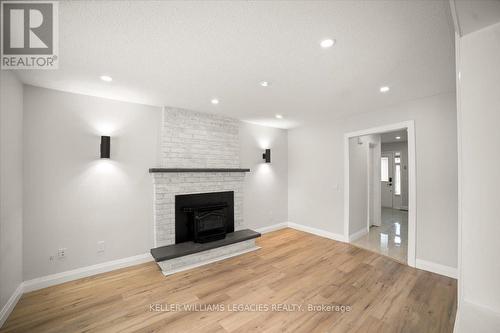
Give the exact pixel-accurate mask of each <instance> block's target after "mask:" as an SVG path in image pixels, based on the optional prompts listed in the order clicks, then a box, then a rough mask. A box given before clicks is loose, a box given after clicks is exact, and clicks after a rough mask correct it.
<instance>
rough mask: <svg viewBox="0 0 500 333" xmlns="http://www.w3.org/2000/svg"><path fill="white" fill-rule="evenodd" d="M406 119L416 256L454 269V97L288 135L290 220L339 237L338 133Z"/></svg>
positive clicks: (324, 122)
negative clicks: (412, 145)
mask: <svg viewBox="0 0 500 333" xmlns="http://www.w3.org/2000/svg"><path fill="white" fill-rule="evenodd" d="M410 119H414V120H415V130H416V159H417V161H416V162H417V170H416V174H417V212H416V213H417V214H416V215H417V225H416V228H417V230H416V231H417V244H416V250H417V258H419V259H422V260H427V261H431V262H434V263H438V264H441V265H446V266H450V267H456V266H457V139H456V101H455V94H454V93H449V94H442V95H438V96H434V97H429V98H424V99H419V100H415V101H411V102H408V103H405V104H401V105H396V106H393V107H391V108H388V109H385V110H380V111H373V112H367V113H363V114H359V115H355V116H351V117H347V118H342V119H323V118H322V119H319V120H318V121H315V122H312V123H307V124H304V126H302V127H300V128H296V129H293V130H290V131H289V133H288V138H289V142H288V159H289V166H288V167H289V171H288V186H289V201H288V207H289V219H290V221H291V222H294V223H299V224H305V225H308V226H310V227H314V228H318V229H323V230H325V231H329V232H332V233H335V234H339V235H342V234H343V225H344V223H343V215H344V197H343V193H344V192H343V177H344V170H343V167H344V163H343V160H344V156H343V155H344V134H345V133H348V132H353V131H356V130H361V129H367V128H372V127H377V126H382V125H385V124H390V123H397V122H401V121H405V120H410ZM437 143H439V144H437Z"/></svg>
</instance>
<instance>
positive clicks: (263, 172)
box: [240, 123, 288, 229]
mask: <svg viewBox="0 0 500 333" xmlns="http://www.w3.org/2000/svg"><path fill="white" fill-rule="evenodd" d="M240 145H241V151H240V160H241V166H242V167H244V168H246V167H248V168H250V169H251V172H250V173H247V175H246V176H245V190H244V191H245V197H244V208H243V214H244V217H243V220H244V222H245V225H246V226H247V227H248V228H250V229H258V228H263V227H266V226H270V225H273V224H277V223H283V222H286V221H288V132H287V131H286V130H282V129H277V128H271V127H265V126H259V125H254V124H249V123H241V126H240ZM266 148H270V149H271V163H264V160H263V159H262V154H263V153H264V150H265V149H266Z"/></svg>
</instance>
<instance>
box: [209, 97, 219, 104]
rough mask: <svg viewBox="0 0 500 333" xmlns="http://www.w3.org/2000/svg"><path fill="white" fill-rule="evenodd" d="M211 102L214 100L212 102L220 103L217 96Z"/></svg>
mask: <svg viewBox="0 0 500 333" xmlns="http://www.w3.org/2000/svg"><path fill="white" fill-rule="evenodd" d="M210 102H212V104H219V100H218V99H217V98H213V99H212V100H211V101H210Z"/></svg>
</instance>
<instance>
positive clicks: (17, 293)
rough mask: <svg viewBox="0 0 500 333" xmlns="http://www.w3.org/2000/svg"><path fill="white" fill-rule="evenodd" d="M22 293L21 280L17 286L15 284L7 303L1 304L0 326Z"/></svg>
mask: <svg viewBox="0 0 500 333" xmlns="http://www.w3.org/2000/svg"><path fill="white" fill-rule="evenodd" d="M22 295H23V283H22V282H21V283H20V284H19V286H17V288H16V290H14V292H13V293H12V295H11V296H10V297H9V300H8V301H7V303H5V305H4V306H3V308H2V311H0V328H1V327H2V326H3V324H4V323H5V321H6V320H7V318H8V317H9V315H10V313H11V312H12V310H14V307H15V306H16V304H17V302H18V301H19V299H20V298H21V296H22Z"/></svg>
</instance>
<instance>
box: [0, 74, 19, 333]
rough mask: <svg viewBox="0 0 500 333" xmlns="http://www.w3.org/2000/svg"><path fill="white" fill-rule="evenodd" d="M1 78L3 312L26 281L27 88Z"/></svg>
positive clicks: (7, 77)
mask: <svg viewBox="0 0 500 333" xmlns="http://www.w3.org/2000/svg"><path fill="white" fill-rule="evenodd" d="M0 77H1V79H0V310H1V309H2V308H3V307H4V305H5V304H6V303H7V301H8V299H9V298H10V297H11V295H12V294H13V293H14V291H15V290H16V288H17V287H18V286H19V284H20V283H21V282H22V281H23V280H22V278H23V277H22V274H23V273H22V269H23V267H22V259H23V258H22V244H23V239H22V228H23V208H22V202H23V178H22V177H23V154H22V142H23V86H22V84H21V82H19V80H18V79H17V78H16V77H15V76H14V74H12V72H8V71H1V73H0ZM0 320H1V318H0ZM0 326H1V322H0Z"/></svg>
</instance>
